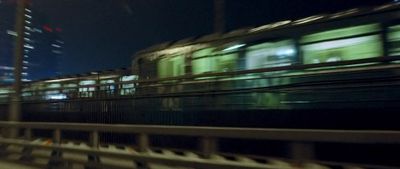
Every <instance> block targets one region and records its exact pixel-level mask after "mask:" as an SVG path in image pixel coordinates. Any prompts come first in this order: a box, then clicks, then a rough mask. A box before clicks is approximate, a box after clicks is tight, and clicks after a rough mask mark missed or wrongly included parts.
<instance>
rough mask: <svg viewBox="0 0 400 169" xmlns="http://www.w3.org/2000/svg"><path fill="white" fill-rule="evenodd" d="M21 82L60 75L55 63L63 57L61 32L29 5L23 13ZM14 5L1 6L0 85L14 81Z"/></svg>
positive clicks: (10, 3) (8, 2)
mask: <svg viewBox="0 0 400 169" xmlns="http://www.w3.org/2000/svg"><path fill="white" fill-rule="evenodd" d="M24 13H25V25H24V34H23V36H24V56H23V69H22V70H23V72H22V80H23V81H31V80H38V79H43V78H49V77H54V76H57V75H59V71H58V60H59V58H60V57H61V55H63V45H64V42H63V41H62V40H61V38H60V37H59V35H58V34H59V33H60V32H62V29H61V28H59V27H55V26H53V25H51V24H50V23H49V22H48V19H47V18H46V16H45V15H44V14H42V13H40V12H39V11H35V9H34V6H33V5H32V4H29V5H28V6H27V7H26V8H25V10H24ZM15 14H16V2H15V1H3V2H2V3H0V84H10V83H12V82H13V81H14V79H13V70H14V61H13V57H14V46H15V37H16V36H18V35H17V33H16V31H15Z"/></svg>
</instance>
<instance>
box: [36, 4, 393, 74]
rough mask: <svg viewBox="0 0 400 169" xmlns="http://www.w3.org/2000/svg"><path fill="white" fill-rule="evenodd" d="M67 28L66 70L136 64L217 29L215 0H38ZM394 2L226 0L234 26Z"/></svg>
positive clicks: (229, 20)
mask: <svg viewBox="0 0 400 169" xmlns="http://www.w3.org/2000/svg"><path fill="white" fill-rule="evenodd" d="M32 1H33V4H34V6H35V7H34V8H35V9H37V10H39V11H40V12H43V13H44V14H46V15H47V16H48V17H49V19H50V21H51V22H52V23H53V24H54V25H57V26H59V27H62V28H63V32H62V33H61V35H60V36H61V37H62V38H63V39H64V41H65V57H64V58H62V59H61V60H60V61H61V63H60V65H61V67H60V68H61V72H63V73H64V74H74V73H81V72H88V71H93V70H105V69H113V68H121V67H128V66H130V62H131V56H132V55H133V54H134V53H135V52H136V51H138V50H140V49H143V48H146V47H148V46H151V45H153V44H157V43H161V42H165V41H172V40H179V39H183V38H186V37H191V36H199V35H204V34H209V33H212V31H213V1H212V0H32ZM390 1H391V0H226V22H227V24H226V27H227V29H228V30H232V29H238V28H241V27H248V26H257V25H263V24H266V23H269V22H274V21H279V20H286V19H297V18H301V17H305V16H310V15H314V14H321V13H332V12H336V11H339V10H344V9H350V8H353V7H360V6H371V5H378V4H382V3H385V2H390Z"/></svg>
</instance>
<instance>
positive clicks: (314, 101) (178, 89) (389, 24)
mask: <svg viewBox="0 0 400 169" xmlns="http://www.w3.org/2000/svg"><path fill="white" fill-rule="evenodd" d="M399 12H400V11H399V5H398V4H396V3H393V4H387V5H383V6H379V7H374V8H368V9H351V10H347V11H342V12H339V13H335V14H329V15H315V16H310V17H307V18H303V19H299V20H294V21H291V20H286V21H280V22H276V23H272V24H267V25H263V26H260V27H255V28H248V29H241V30H235V31H232V32H229V33H226V34H221V35H209V36H205V37H200V38H197V39H189V40H188V39H186V40H181V41H178V42H175V43H174V42H171V43H163V44H160V45H156V46H153V47H150V48H148V49H145V50H143V51H140V52H138V53H137V54H136V55H135V56H134V59H133V62H132V67H133V68H136V69H133V70H135V72H134V73H135V74H138V75H139V79H140V80H139V82H140V81H141V80H142V81H143V83H139V86H141V88H140V89H143V91H146V92H144V93H147V94H149V95H153V96H157V97H161V98H159V99H158V100H157V102H155V103H157V104H158V105H159V107H157V109H158V110H161V111H165V112H190V113H189V114H195V115H194V117H199V118H200V117H202V118H205V120H204V123H205V122H206V121H208V122H211V121H216V120H218V118H224V120H223V121H224V122H226V121H230V120H231V122H229V124H235V125H238V124H241V121H245V122H243V125H248V124H257V125H258V124H261V123H263V121H265V122H266V123H271V120H270V119H268V117H272V118H271V119H274V118H277V119H276V120H277V121H294V123H297V122H295V121H296V120H297V119H299V118H304V119H309V120H310V121H313V125H314V124H316V123H321V125H322V126H324V124H322V123H331V124H330V125H335V124H334V123H335V122H337V121H341V122H343V121H346V122H344V123H346V125H351V126H353V127H357V126H356V124H357V123H354V124H351V123H353V122H355V121H357V120H358V121H363V122H358V123H360V125H361V123H363V125H366V124H368V123H372V121H373V119H374V118H377V117H376V114H375V113H376V112H382V111H383V112H385V114H384V115H382V116H385V117H384V118H385V120H387V119H389V120H390V118H391V117H395V116H396V115H395V114H396V113H395V112H396V110H397V109H398V106H397V102H398V99H397V98H399V95H400V91H399V87H398V86H397V85H396V84H397V83H398V81H397V79H396V78H397V77H398V75H399V74H398V70H397V69H398V66H399V65H398V62H399V61H398V60H399V53H398V51H399V49H400V46H399V45H398V41H399V36H398V34H399V33H400V23H399V17H400V15H399V14H400V13H399ZM150 65H151V66H150ZM149 69H151V70H149ZM149 83H150V84H149ZM141 84H142V85H141ZM153 108H154V107H153ZM143 111H145V110H143ZM151 111H154V110H151ZM193 112H196V113H193ZM274 114H275V115H274ZM296 117H299V118H296ZM314 117H315V118H314ZM325 117H330V118H332V121H330V122H327V121H324V120H321V121H319V120H320V119H324V118H325ZM360 118H366V119H369V120H365V121H364V120H360ZM386 118H387V119H386ZM344 119H346V120H344ZM335 120H336V121H335ZM314 121H316V122H314ZM224 122H222V120H221V123H224ZM253 122H254V123H253ZM216 123H218V122H216ZM272 123H273V122H272ZM391 124H392V123H391ZM306 126H308V125H304V127H306ZM310 126H311V124H310Z"/></svg>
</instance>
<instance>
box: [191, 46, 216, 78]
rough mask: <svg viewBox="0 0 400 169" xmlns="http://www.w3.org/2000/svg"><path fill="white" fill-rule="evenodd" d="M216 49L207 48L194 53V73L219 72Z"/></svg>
mask: <svg viewBox="0 0 400 169" xmlns="http://www.w3.org/2000/svg"><path fill="white" fill-rule="evenodd" d="M214 50H215V48H205V49H201V50H198V51H196V52H194V53H193V56H192V58H193V61H192V73H193V74H201V73H207V72H215V71H216V70H217V65H216V61H215V59H216V57H215V56H213V52H214Z"/></svg>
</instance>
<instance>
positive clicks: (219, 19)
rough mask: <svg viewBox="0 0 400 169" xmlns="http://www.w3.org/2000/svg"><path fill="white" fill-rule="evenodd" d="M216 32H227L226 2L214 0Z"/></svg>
mask: <svg viewBox="0 0 400 169" xmlns="http://www.w3.org/2000/svg"><path fill="white" fill-rule="evenodd" d="M214 15H215V16H214V32H215V33H223V32H224V31H225V0H214Z"/></svg>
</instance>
